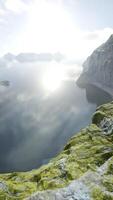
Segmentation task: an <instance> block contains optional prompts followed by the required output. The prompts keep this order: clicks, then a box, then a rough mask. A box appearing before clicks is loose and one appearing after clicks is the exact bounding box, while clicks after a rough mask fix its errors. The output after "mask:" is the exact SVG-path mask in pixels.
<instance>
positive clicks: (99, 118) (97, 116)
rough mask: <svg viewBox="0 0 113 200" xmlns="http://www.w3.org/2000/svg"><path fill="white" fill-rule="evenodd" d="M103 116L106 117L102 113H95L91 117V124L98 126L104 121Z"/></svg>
mask: <svg viewBox="0 0 113 200" xmlns="http://www.w3.org/2000/svg"><path fill="white" fill-rule="evenodd" d="M105 116H106V115H105V113H104V112H102V111H97V112H95V113H94V115H93V117H92V123H93V124H96V125H99V124H100V122H101V121H102V120H103V119H104V117H105Z"/></svg>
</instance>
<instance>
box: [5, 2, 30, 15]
mask: <svg viewBox="0 0 113 200" xmlns="http://www.w3.org/2000/svg"><path fill="white" fill-rule="evenodd" d="M5 8H6V9H7V10H9V11H13V12H15V13H20V12H22V11H25V10H27V9H28V5H27V4H26V3H25V2H24V1H22V0H6V1H5Z"/></svg>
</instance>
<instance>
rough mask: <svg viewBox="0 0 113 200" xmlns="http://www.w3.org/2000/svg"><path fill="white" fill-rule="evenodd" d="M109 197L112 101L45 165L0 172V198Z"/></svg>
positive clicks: (112, 190) (112, 196)
mask: <svg viewBox="0 0 113 200" xmlns="http://www.w3.org/2000/svg"><path fill="white" fill-rule="evenodd" d="M6 199H7V200H13V199H14V200H22V199H27V200H113V102H111V103H108V104H104V105H102V106H100V107H98V108H97V110H96V112H95V113H94V115H93V116H92V124H90V125H89V126H87V127H86V128H84V129H83V130H81V131H80V132H79V133H77V134H75V135H74V136H73V137H72V138H71V139H70V140H69V142H68V143H67V144H66V145H65V147H64V149H63V151H62V152H61V153H60V154H59V155H58V156H57V157H56V158H54V159H52V160H51V161H50V162H49V163H48V164H47V165H44V166H42V167H41V168H39V169H36V170H32V171H29V172H13V173H8V174H1V175H0V200H6Z"/></svg>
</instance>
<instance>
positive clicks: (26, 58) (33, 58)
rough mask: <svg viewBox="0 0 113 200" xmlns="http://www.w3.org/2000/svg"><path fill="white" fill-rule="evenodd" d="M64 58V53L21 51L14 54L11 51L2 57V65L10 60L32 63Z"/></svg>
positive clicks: (58, 60)
mask: <svg viewBox="0 0 113 200" xmlns="http://www.w3.org/2000/svg"><path fill="white" fill-rule="evenodd" d="M63 59H64V55H63V54H61V53H59V52H57V53H54V54H52V53H39V54H38V53H20V54H18V55H13V54H11V53H7V54H5V55H4V56H3V57H1V58H0V66H2V67H4V66H5V67H6V66H7V65H8V64H9V63H10V62H13V61H18V62H20V63H28V62H29V63H30V62H50V61H56V62H60V61H62V60H63Z"/></svg>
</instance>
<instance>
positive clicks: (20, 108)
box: [0, 64, 111, 172]
mask: <svg viewBox="0 0 113 200" xmlns="http://www.w3.org/2000/svg"><path fill="white" fill-rule="evenodd" d="M43 70H44V68H43V67H41V66H40V67H37V66H36V65H33V66H32V65H31V64H16V66H15V65H14V66H12V67H10V68H0V81H1V80H8V81H10V85H9V86H6V87H4V86H0V172H9V171H22V170H29V169H32V168H37V167H39V166H40V165H42V164H44V163H46V162H48V160H49V159H50V158H51V157H53V156H55V155H56V154H57V153H58V152H59V151H60V150H61V149H62V148H63V146H64V144H65V143H66V142H67V140H68V139H69V138H70V137H71V136H72V135H73V134H74V133H76V132H77V131H79V130H80V129H81V128H83V127H85V126H86V125H87V124H89V123H90V120H91V115H92V113H93V112H94V111H95V109H96V107H97V105H100V104H102V103H105V102H108V101H110V100H111V97H110V96H109V95H108V94H107V93H106V92H104V91H102V90H100V89H97V88H96V87H93V86H87V88H86V89H80V88H78V87H77V85H76V83H75V81H69V80H68V81H63V82H62V85H61V87H60V88H59V89H57V90H56V91H54V92H50V93H49V92H48V91H46V89H45V88H44V87H43V85H42V84H41V81H40V79H41V78H40V77H41V75H42V73H43Z"/></svg>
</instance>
